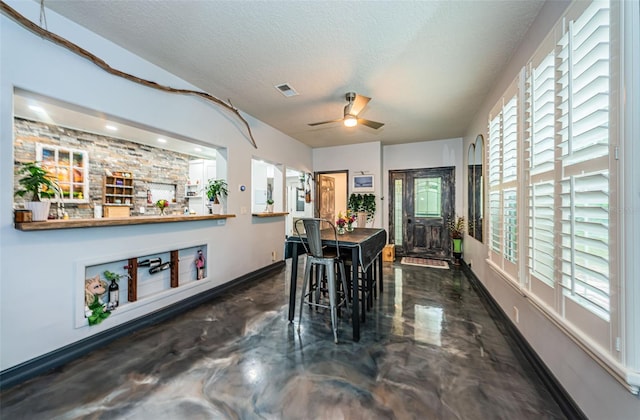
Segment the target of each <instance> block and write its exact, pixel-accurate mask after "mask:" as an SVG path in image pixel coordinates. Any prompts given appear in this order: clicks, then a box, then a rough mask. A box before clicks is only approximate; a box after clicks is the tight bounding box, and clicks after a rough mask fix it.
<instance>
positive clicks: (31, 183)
mask: <svg viewBox="0 0 640 420" xmlns="http://www.w3.org/2000/svg"><path fill="white" fill-rule="evenodd" d="M17 175H22V178H20V179H19V180H18V183H19V184H20V187H21V189H19V190H17V191H16V192H15V195H16V196H18V197H24V196H25V195H26V194H30V195H29V198H30V199H31V200H30V201H27V200H25V202H24V207H25V208H26V209H27V210H31V213H32V220H33V221H44V220H47V218H48V217H49V207H50V206H51V202H50V201H49V200H45V201H40V199H41V198H51V197H55V196H56V195H60V186H59V185H58V182H57V181H56V179H55V178H54V177H53V176H52V175H51V174H50V173H49V172H48V171H47V170H46V169H43V168H42V167H41V166H40V165H39V164H38V162H27V163H23V164H22V167H21V168H20V169H19V170H18V172H17Z"/></svg>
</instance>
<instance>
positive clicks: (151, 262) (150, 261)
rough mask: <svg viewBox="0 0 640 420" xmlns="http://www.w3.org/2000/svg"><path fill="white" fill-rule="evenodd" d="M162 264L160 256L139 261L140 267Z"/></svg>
mask: <svg viewBox="0 0 640 420" xmlns="http://www.w3.org/2000/svg"><path fill="white" fill-rule="evenodd" d="M160 264H162V260H161V259H160V258H148V259H146V260H142V261H138V267H151V266H156V265H160Z"/></svg>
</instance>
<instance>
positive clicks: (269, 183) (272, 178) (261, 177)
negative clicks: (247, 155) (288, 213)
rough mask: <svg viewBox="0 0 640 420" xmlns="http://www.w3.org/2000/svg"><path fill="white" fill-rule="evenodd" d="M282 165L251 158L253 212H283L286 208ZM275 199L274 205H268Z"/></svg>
mask: <svg viewBox="0 0 640 420" xmlns="http://www.w3.org/2000/svg"><path fill="white" fill-rule="evenodd" d="M283 199H284V193H283V176H282V166H281V165H277V164H273V163H269V162H265V161H264V160H261V159H252V160H251V212H252V213H263V212H267V211H274V212H282V211H283V209H284V207H285V206H284V203H283ZM270 201H273V204H272V205H273V207H272V208H270V207H267V206H268V205H270V204H269V203H270Z"/></svg>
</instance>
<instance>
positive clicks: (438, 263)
mask: <svg viewBox="0 0 640 420" xmlns="http://www.w3.org/2000/svg"><path fill="white" fill-rule="evenodd" d="M400 264H404V265H417V266H420V267H430V268H444V269H445V270H448V269H449V263H447V262H446V261H442V260H432V259H430V258H413V257H402V260H400Z"/></svg>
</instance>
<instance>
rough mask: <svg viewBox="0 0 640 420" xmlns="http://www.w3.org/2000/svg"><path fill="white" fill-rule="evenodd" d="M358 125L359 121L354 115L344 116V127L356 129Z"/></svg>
mask: <svg viewBox="0 0 640 420" xmlns="http://www.w3.org/2000/svg"><path fill="white" fill-rule="evenodd" d="M356 125H358V119H357V118H356V117H354V116H353V115H345V116H344V126H345V127H355V126H356Z"/></svg>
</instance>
